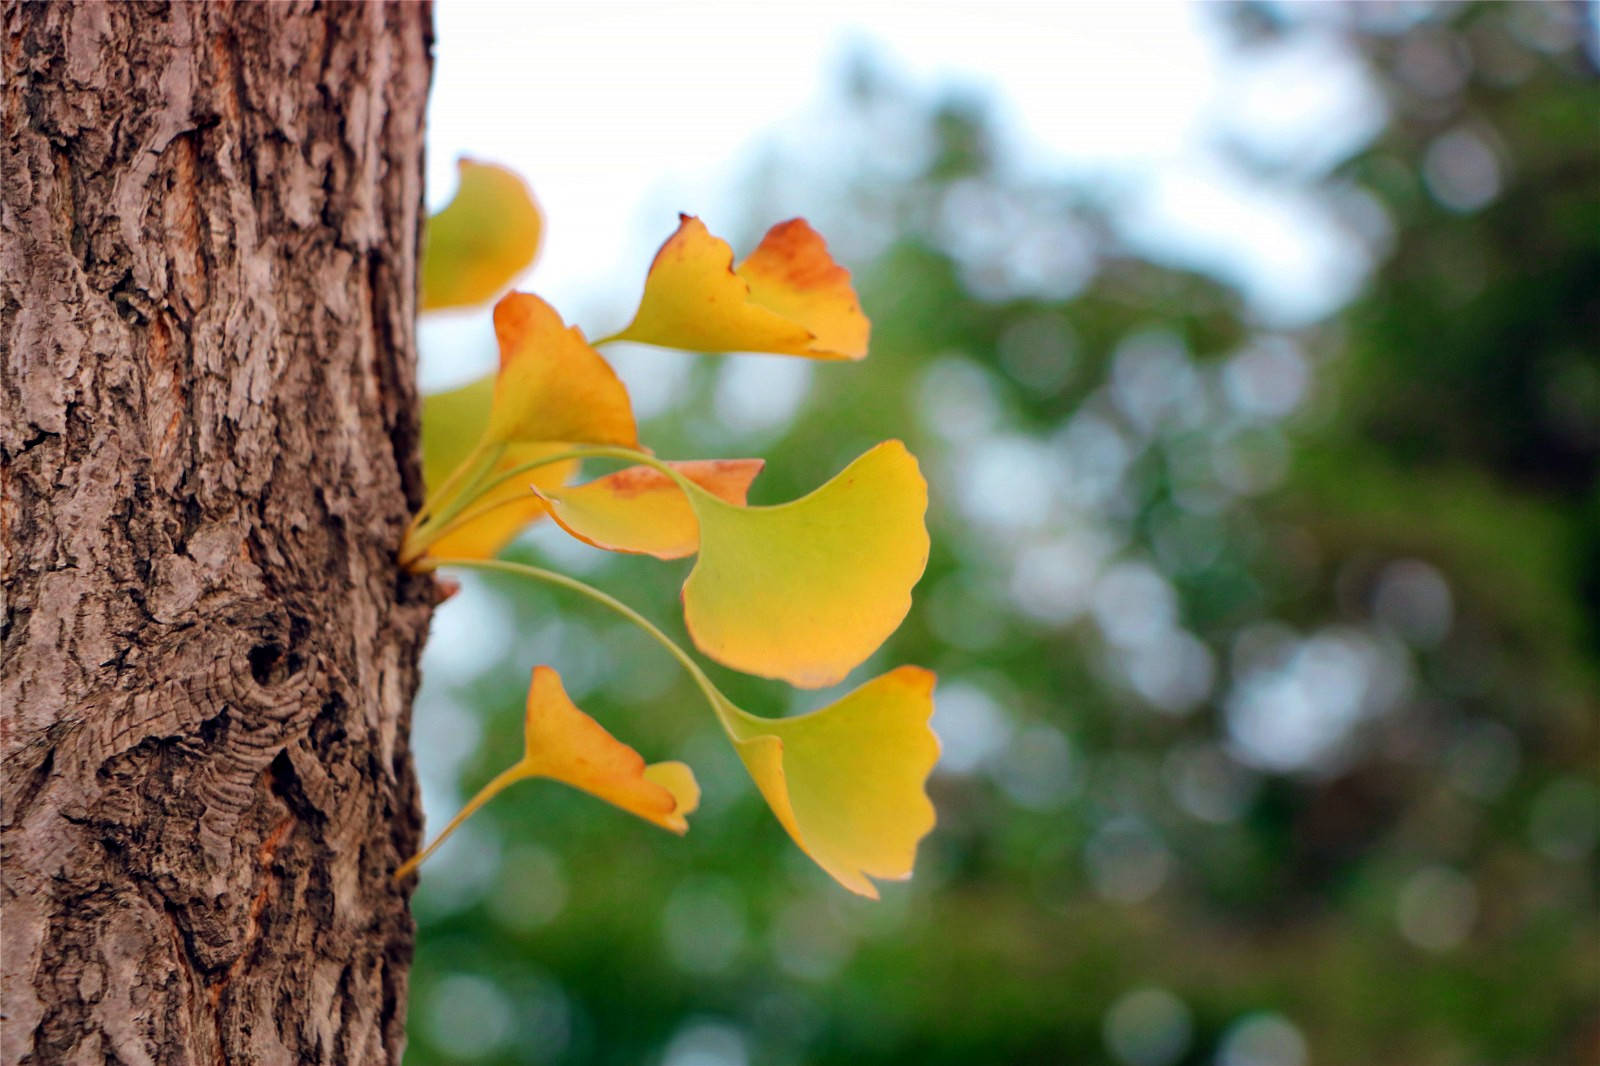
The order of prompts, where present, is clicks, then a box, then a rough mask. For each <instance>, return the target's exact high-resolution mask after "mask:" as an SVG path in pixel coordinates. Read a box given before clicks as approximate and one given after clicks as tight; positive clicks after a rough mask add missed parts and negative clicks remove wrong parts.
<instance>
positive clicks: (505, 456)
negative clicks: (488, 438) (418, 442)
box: [422, 377, 578, 559]
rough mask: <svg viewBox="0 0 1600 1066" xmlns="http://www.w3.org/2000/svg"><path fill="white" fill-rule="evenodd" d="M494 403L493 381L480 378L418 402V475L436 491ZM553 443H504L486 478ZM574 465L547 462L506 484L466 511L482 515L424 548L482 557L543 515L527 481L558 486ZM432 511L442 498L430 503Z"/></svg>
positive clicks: (545, 451)
mask: <svg viewBox="0 0 1600 1066" xmlns="http://www.w3.org/2000/svg"><path fill="white" fill-rule="evenodd" d="M493 401H494V378H492V377H485V378H480V379H479V380H477V381H474V382H472V383H470V384H467V385H463V386H461V387H460V388H456V389H450V390H448V391H446V392H436V393H430V394H429V395H427V396H424V397H423V398H422V477H423V481H424V483H425V484H426V485H427V487H428V491H429V492H430V493H436V492H437V491H438V490H439V488H440V486H442V485H443V484H444V483H445V480H446V479H447V478H448V477H449V476H450V474H451V473H452V472H453V471H454V470H455V469H456V468H457V467H459V466H460V465H461V464H462V463H463V462H465V461H466V460H467V458H468V456H470V455H471V454H472V452H473V449H474V446H475V445H476V444H477V442H478V438H479V436H480V435H481V434H482V432H483V427H484V424H485V423H486V422H487V421H488V419H489V408H490V405H491V404H492V403H493ZM564 447H565V446H564V445H559V444H512V445H507V446H506V448H505V450H504V452H502V454H501V457H500V459H499V461H498V462H497V463H496V464H495V466H494V467H493V468H492V469H491V471H490V473H489V475H488V476H489V478H490V479H491V480H492V479H493V478H494V477H495V476H498V475H499V474H501V473H504V472H506V471H509V470H512V469H515V468H516V467H519V466H523V465H525V464H527V463H531V462H533V461H535V460H537V459H540V458H543V457H544V456H547V455H552V454H554V453H555V452H557V451H561V450H563V449H564ZM577 469H578V461H577V460H575V459H574V460H568V461H565V462H559V463H551V464H550V465H548V466H541V467H538V468H536V469H534V470H531V471H528V472H527V475H526V476H525V477H518V478H516V479H515V480H512V481H507V482H506V483H505V484H503V485H501V486H499V487H498V488H495V489H493V490H491V491H489V492H487V493H485V494H484V495H483V496H482V497H480V502H479V503H477V504H475V505H474V506H473V508H472V510H474V511H479V510H484V511H485V512H486V513H483V514H481V515H480V516H479V517H477V518H474V519H472V520H471V521H468V522H464V523H461V524H460V525H459V526H456V527H455V528H453V529H452V530H451V531H450V532H448V533H446V534H445V535H444V536H442V537H439V538H438V539H436V540H434V541H433V542H432V543H431V544H430V545H429V548H428V550H429V551H430V552H432V553H433V554H434V555H435V556H440V557H444V556H450V557H454V558H458V559H488V558H491V557H493V556H494V555H495V554H497V553H498V552H499V551H500V549H501V548H504V547H505V546H506V545H507V544H509V543H510V542H511V540H512V538H513V537H515V536H516V535H517V534H518V533H520V532H521V531H522V530H523V529H524V528H526V527H527V526H529V525H531V524H532V523H534V522H537V521H539V520H540V519H542V518H543V517H544V513H545V512H544V505H543V504H541V503H540V502H539V500H538V498H537V497H535V496H534V495H533V494H532V493H531V492H529V491H528V485H529V483H530V482H531V483H532V484H534V485H537V486H538V487H539V488H541V489H553V488H559V487H560V486H562V485H564V484H566V483H567V482H568V481H569V480H571V479H572V476H573V475H574V474H575V473H577ZM431 502H432V503H433V504H434V505H435V506H436V507H437V506H438V505H439V504H442V503H444V502H447V501H444V500H442V499H438V498H435V499H433V500H432V501H431Z"/></svg>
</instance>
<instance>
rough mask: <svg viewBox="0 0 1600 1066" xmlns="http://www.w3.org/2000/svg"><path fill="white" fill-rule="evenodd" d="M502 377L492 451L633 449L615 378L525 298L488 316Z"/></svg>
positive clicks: (555, 318) (549, 311) (569, 331)
mask: <svg viewBox="0 0 1600 1066" xmlns="http://www.w3.org/2000/svg"><path fill="white" fill-rule="evenodd" d="M494 332H495V337H496V338H497V339H498V340H499V342H500V372H499V374H498V375H496V377H495V383H494V401H493V404H492V406H491V409H490V412H489V419H488V428H487V429H486V430H485V432H484V436H483V440H484V441H485V442H491V443H502V444H508V443H518V442H522V443H546V442H550V441H566V442H569V443H582V444H620V445H623V446H625V447H634V446H636V445H637V444H638V430H637V428H636V427H635V425H634V421H633V406H632V404H630V403H629V402H628V391H627V389H625V388H623V386H622V381H621V380H620V379H619V378H618V377H617V373H616V371H614V370H612V369H611V365H610V364H609V363H607V362H606V361H605V359H604V358H602V357H601V355H600V353H599V352H597V351H595V350H594V349H593V348H591V347H590V346H589V342H588V341H586V340H584V339H583V333H582V331H581V330H579V329H578V328H577V327H576V326H572V327H568V326H567V325H566V324H565V323H564V322H562V321H561V316H560V315H558V314H557V313H556V311H555V309H554V308H552V307H551V306H550V305H549V304H547V303H545V302H544V301H543V300H541V299H539V297H537V296H534V295H532V294H531V293H524V292H513V293H508V294H506V296H505V297H504V298H502V299H501V301H500V302H499V303H497V304H495V308H494Z"/></svg>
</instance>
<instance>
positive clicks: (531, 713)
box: [519, 666, 700, 833]
mask: <svg viewBox="0 0 1600 1066" xmlns="http://www.w3.org/2000/svg"><path fill="white" fill-rule="evenodd" d="M523 735H524V750H523V755H522V762H521V763H520V764H519V765H520V766H521V768H522V772H523V776H526V777H548V778H552V779H554V780H556V781H561V782H564V783H566V784H568V785H571V786H572V787H574V788H579V789H582V790H583V791H585V792H587V793H589V794H590V795H592V796H597V797H599V798H600V799H603V800H605V801H606V802H607V803H610V804H613V805H615V806H617V807H621V808H622V809H623V810H625V811H628V812H629V813H630V814H637V815H638V816H639V817H640V818H643V819H644V820H645V821H648V822H654V823H655V824H656V825H659V826H661V827H662V828H663V829H670V830H672V831H673V832H674V833H686V832H688V830H689V823H688V821H686V820H685V817H684V816H685V815H688V814H690V813H692V812H693V811H694V809H695V807H697V806H698V805H699V803H700V787H699V786H698V785H697V784H696V783H695V780H694V773H693V772H692V771H691V770H690V769H689V768H688V767H687V766H685V765H684V764H683V763H657V764H656V765H655V767H654V769H653V770H652V768H650V767H647V766H646V765H645V761H644V759H643V757H642V756H640V754H639V753H638V752H636V751H634V750H633V749H632V748H630V747H628V745H626V744H624V743H623V742H622V741H620V740H618V739H617V738H616V737H614V736H612V735H611V734H610V733H608V732H606V729H605V727H604V726H602V725H601V724H600V723H599V722H596V721H595V720H594V719H593V718H590V717H589V716H588V715H587V714H584V713H583V712H582V711H580V710H579V709H578V708H577V706H576V705H575V704H574V703H573V702H572V700H571V699H570V698H568V696H567V691H566V689H565V688H563V687H562V685H561V678H560V677H559V676H558V675H557V674H556V672H555V671H554V670H552V669H550V668H549V667H548V666H539V667H535V668H534V671H533V683H532V684H531V685H529V686H528V708H527V716H526V719H525V721H524V726H523Z"/></svg>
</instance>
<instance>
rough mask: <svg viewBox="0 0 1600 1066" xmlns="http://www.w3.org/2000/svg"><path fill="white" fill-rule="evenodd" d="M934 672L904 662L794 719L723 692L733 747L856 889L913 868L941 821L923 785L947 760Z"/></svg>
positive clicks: (804, 842)
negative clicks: (764, 714)
mask: <svg viewBox="0 0 1600 1066" xmlns="http://www.w3.org/2000/svg"><path fill="white" fill-rule="evenodd" d="M933 685H934V676H933V674H932V673H930V672H929V671H927V670H923V669H921V668H919V667H915V666H902V667H899V668H897V669H895V670H891V671H890V672H889V673H887V674H884V675H882V676H881V677H877V678H874V679H873V680H871V681H868V682H867V683H866V684H864V685H862V686H861V687H860V688H857V689H856V690H855V691H853V692H851V693H850V694H849V695H847V696H845V697H844V698H843V699H840V700H838V701H837V702H835V703H832V704H829V705H828V706H827V707H824V708H822V709H821V710H819V711H813V712H812V713H810V714H804V715H800V716H798V717H795V718H778V719H768V718H758V717H756V716H755V715H752V714H748V713H746V712H744V711H741V710H739V709H738V708H736V707H733V706H732V705H731V704H728V703H727V702H726V700H723V701H722V707H721V708H720V711H721V714H722V717H723V721H724V723H725V724H726V725H727V727H728V730H729V732H730V733H731V734H732V735H733V738H734V746H735V747H736V748H737V749H738V752H739V756H740V757H741V758H742V759H743V760H744V763H745V767H746V768H747V769H748V770H749V771H750V776H751V777H752V778H753V779H754V780H755V783H756V786H757V787H758V788H759V789H760V790H761V794H762V796H763V797H764V798H765V799H766V801H767V804H768V806H770V807H771V808H772V812H773V814H775V815H776V816H777V818H778V821H779V822H781V823H782V824H783V827H784V829H786V830H788V832H789V835H790V836H791V837H793V838H794V841H795V843H796V844H798V845H800V848H801V850H802V851H804V852H805V853H806V854H807V855H809V856H811V858H812V859H814V860H815V861H816V863H817V865H818V866H821V867H822V868H823V869H824V870H826V871H827V872H828V874H829V875H830V876H832V877H833V878H834V880H836V881H838V882H839V883H840V884H841V885H843V886H844V887H846V888H848V889H849V890H850V891H852V892H856V893H859V894H860V895H863V896H869V897H871V898H873V899H876V898H877V896H878V890H877V888H876V886H874V885H873V883H872V880H871V879H872V878H877V879H879V880H904V879H905V878H907V877H910V876H911V870H912V866H913V864H914V863H915V861H916V854H917V843H918V842H919V841H920V840H921V839H922V838H923V837H924V836H926V835H927V834H928V832H929V831H930V830H932V829H933V826H934V820H935V815H934V810H933V804H932V802H930V801H929V799H928V795H927V792H926V791H925V788H926V782H927V779H928V775H929V773H931V772H932V770H933V767H934V764H935V763H936V762H937V761H938V759H939V738H938V737H937V736H935V735H934V732H933V730H932V729H931V728H930V727H929V725H928V721H929V718H930V717H931V716H932V714H933Z"/></svg>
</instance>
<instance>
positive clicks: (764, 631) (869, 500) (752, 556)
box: [683, 440, 928, 688]
mask: <svg viewBox="0 0 1600 1066" xmlns="http://www.w3.org/2000/svg"><path fill="white" fill-rule="evenodd" d="M689 489H690V496H691V502H692V503H693V505H694V511H695V515H696V516H697V518H698V519H699V524H700V555H699V558H698V559H697V560H696V561H695V566H694V569H693V571H691V572H690V574H689V578H688V580H687V581H685V582H684V586H683V611H684V620H685V622H686V623H687V625H688V627H689V633H690V635H691V636H692V637H693V638H694V642H695V644H696V645H697V646H698V647H699V648H700V650H701V651H703V652H705V653H706V654H707V655H709V656H711V657H712V658H713V659H716V660H717V661H718V662H720V663H723V664H724V665H727V666H731V667H733V668H734V669H736V670H742V671H744V672H745V673H750V674H757V675H760V676H762V677H772V678H779V679H782V680H784V681H788V682H789V683H790V684H793V685H799V686H801V687H803V688H820V687H822V686H824V685H832V684H835V683H837V682H838V681H840V680H842V679H843V678H844V676H845V675H846V674H848V673H849V672H850V671H851V670H853V669H854V668H855V667H856V666H858V665H860V663H861V662H862V661H863V660H865V659H866V658H867V657H868V656H869V655H871V654H872V653H873V652H874V651H876V650H877V649H878V647H879V646H880V645H881V644H882V643H883V642H884V641H885V640H886V639H888V637H889V635H890V634H891V633H893V632H894V631H895V629H896V628H897V627H898V626H899V625H900V622H901V621H902V620H903V619H904V618H905V616H906V612H907V611H909V610H910V609H911V589H912V587H913V586H914V585H915V584H916V583H917V581H918V580H919V579H920V578H921V577H922V572H923V570H924V569H925V568H926V566H927V564H928V530H927V526H926V524H925V516H926V513H927V509H928V485H927V482H926V481H924V480H923V477H922V474H921V472H920V471H919V470H918V469H917V461H916V459H915V458H914V457H913V456H912V455H911V453H910V452H909V451H907V450H906V447H905V445H904V444H902V443H900V442H899V441H897V440H891V441H885V442H884V443H882V444H879V445H878V446H877V447H875V448H873V449H871V450H870V451H868V452H867V453H866V454H864V455H862V456H860V457H859V458H857V459H856V460H855V461H854V462H852V463H851V464H850V465H849V466H847V467H845V469H844V470H842V471H840V472H839V474H837V475H836V476H835V477H834V478H833V479H832V480H831V481H829V482H828V483H827V484H825V485H823V486H822V487H821V488H819V489H817V490H816V491H814V492H812V493H811V494H810V495H807V496H804V497H801V498H800V499H798V500H795V501H793V502H791V503H786V504H780V505H778V506H775V507H740V506H737V505H736V504H732V503H729V502H727V501H725V500H722V499H719V498H717V497H716V496H714V495H712V494H711V493H709V492H707V491H705V490H704V489H701V488H699V487H698V486H694V485H693V484H691V485H690V486H689Z"/></svg>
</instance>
